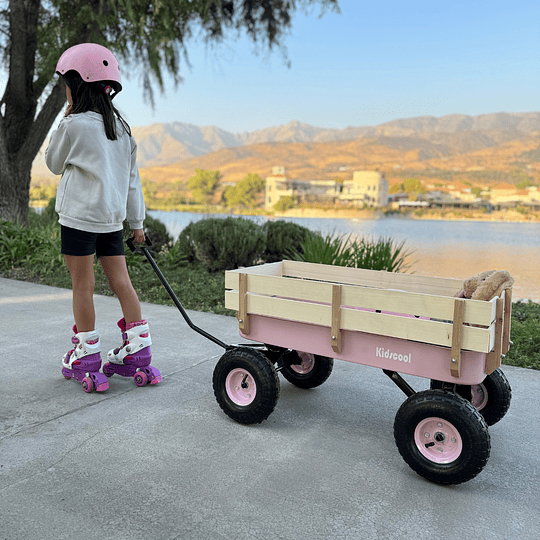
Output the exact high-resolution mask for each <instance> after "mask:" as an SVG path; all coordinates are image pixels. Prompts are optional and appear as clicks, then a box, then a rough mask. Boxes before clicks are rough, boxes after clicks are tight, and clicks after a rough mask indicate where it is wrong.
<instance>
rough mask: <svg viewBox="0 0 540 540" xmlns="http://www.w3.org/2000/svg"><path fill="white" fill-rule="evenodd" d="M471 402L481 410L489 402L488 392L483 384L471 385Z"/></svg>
mask: <svg viewBox="0 0 540 540" xmlns="http://www.w3.org/2000/svg"><path fill="white" fill-rule="evenodd" d="M471 395H472V399H471V404H472V405H473V407H476V410H477V411H481V410H482V409H483V408H484V407H485V406H486V405H487V402H488V393H487V390H486V387H485V386H484V385H483V384H474V385H473V386H471Z"/></svg>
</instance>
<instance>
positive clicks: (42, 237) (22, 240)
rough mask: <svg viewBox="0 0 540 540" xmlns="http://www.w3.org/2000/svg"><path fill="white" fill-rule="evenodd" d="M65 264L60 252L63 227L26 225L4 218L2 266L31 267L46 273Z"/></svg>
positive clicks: (0, 244) (0, 243)
mask: <svg viewBox="0 0 540 540" xmlns="http://www.w3.org/2000/svg"><path fill="white" fill-rule="evenodd" d="M63 266H64V257H63V256H62V254H61V252H60V227H58V226H57V225H54V224H53V225H46V226H40V227H32V228H28V229H27V228H25V227H23V226H22V225H17V224H14V223H12V222H10V221H3V220H1V221H0V269H1V270H10V269H12V268H28V269H32V270H34V271H36V272H39V273H40V274H42V275H49V274H52V273H54V272H56V271H58V270H59V269H61V268H63Z"/></svg>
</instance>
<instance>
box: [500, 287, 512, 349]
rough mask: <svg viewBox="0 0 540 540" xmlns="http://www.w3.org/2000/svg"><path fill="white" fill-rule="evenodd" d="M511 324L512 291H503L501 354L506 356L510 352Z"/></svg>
mask: <svg viewBox="0 0 540 540" xmlns="http://www.w3.org/2000/svg"><path fill="white" fill-rule="evenodd" d="M511 323H512V289H506V290H505V291H504V322H503V343H502V353H503V354H506V353H507V352H508V351H509V350H510V328H511Z"/></svg>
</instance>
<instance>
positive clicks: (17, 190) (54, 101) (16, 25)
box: [0, 0, 65, 224]
mask: <svg viewBox="0 0 540 540" xmlns="http://www.w3.org/2000/svg"><path fill="white" fill-rule="evenodd" d="M39 8H40V0H11V1H10V3H9V18H10V30H11V35H10V38H11V39H10V46H9V76H8V81H7V84H6V89H5V92H4V96H3V97H2V100H1V101H0V218H2V219H6V220H9V221H20V222H21V223H23V224H26V223H27V217H28V202H29V197H30V195H29V190H30V172H31V170H32V162H33V161H34V158H35V157H36V155H37V153H38V152H39V149H40V147H41V145H42V144H43V141H44V140H45V137H46V136H47V133H48V132H49V130H50V128H51V126H52V124H53V122H54V120H55V118H56V117H57V116H58V114H59V113H60V111H61V110H62V107H63V104H64V103H65V94H64V86H63V84H62V83H60V82H57V83H56V85H55V86H53V87H52V90H51V92H50V93H49V96H48V97H47V99H46V100H45V102H44V103H43V106H42V107H41V110H40V111H39V113H38V114H36V111H37V109H38V107H37V105H38V100H39V99H40V97H41V94H42V91H43V88H35V87H34V72H35V63H36V47H37V40H36V31H37V25H38V14H39Z"/></svg>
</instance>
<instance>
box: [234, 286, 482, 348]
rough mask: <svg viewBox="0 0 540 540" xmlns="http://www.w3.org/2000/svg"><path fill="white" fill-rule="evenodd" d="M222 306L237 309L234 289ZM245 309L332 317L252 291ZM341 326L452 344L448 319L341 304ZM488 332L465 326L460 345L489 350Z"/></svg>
mask: <svg viewBox="0 0 540 540" xmlns="http://www.w3.org/2000/svg"><path fill="white" fill-rule="evenodd" d="M225 307H227V308H228V309H234V310H238V307H239V302H238V292H237V291H226V293H225ZM247 310H248V313H253V314H256V315H263V316H267V317H277V318H281V319H287V320H293V321H299V322H305V323H308V324H317V325H320V326H326V327H329V326H330V325H331V320H332V306H331V305H325V304H317V303H308V302H299V301H295V300H288V299H283V298H275V297H274V298H272V297H268V296H259V295H255V294H248V295H247ZM341 329H342V330H353V331H359V332H367V333H369V334H379V335H382V336H390V337H396V338H400V339H410V340H413V341H420V342H424V343H431V344H433V345H441V346H444V347H451V345H452V324H451V323H445V322H439V321H432V320H422V319H416V318H414V317H400V316H396V315H387V314H384V313H373V312H369V311H362V310H358V309H350V308H346V307H344V306H342V307H341ZM490 333H491V332H490V329H486V328H476V327H474V326H464V327H463V337H462V349H464V350H472V351H479V352H485V353H487V352H489V350H490Z"/></svg>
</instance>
